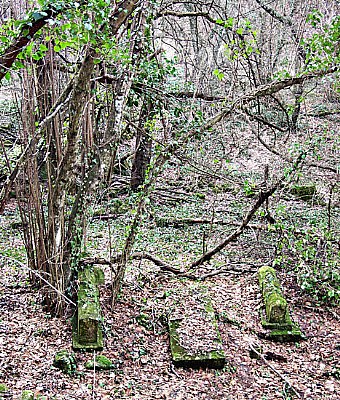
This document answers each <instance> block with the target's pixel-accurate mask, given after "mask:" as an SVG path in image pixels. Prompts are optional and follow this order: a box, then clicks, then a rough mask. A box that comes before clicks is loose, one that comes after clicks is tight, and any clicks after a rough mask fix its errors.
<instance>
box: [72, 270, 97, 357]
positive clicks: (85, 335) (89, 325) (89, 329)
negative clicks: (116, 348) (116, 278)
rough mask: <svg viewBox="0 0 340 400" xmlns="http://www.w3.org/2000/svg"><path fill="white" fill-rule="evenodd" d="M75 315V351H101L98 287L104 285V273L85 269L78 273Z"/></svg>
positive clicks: (73, 344)
mask: <svg viewBox="0 0 340 400" xmlns="http://www.w3.org/2000/svg"><path fill="white" fill-rule="evenodd" d="M78 280H79V290H78V304H77V305H78V308H77V314H76V316H75V318H74V320H73V343H72V346H73V348H74V349H75V350H80V349H82V350H102V349H103V335H102V330H101V326H100V323H101V309H100V301H99V289H98V286H99V285H100V284H103V283H104V273H103V271H102V270H101V269H99V268H93V267H92V266H91V267H86V268H84V269H82V270H81V271H79V274H78Z"/></svg>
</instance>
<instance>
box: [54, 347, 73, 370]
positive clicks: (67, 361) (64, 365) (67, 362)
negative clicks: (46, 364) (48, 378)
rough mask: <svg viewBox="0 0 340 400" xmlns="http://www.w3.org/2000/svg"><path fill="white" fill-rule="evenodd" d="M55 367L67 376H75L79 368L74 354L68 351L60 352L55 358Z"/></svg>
mask: <svg viewBox="0 0 340 400" xmlns="http://www.w3.org/2000/svg"><path fill="white" fill-rule="evenodd" d="M53 366H54V367H56V368H58V369H60V370H61V371H62V372H64V373H65V374H73V372H75V370H76V368H77V363H76V359H75V357H74V354H72V353H69V352H68V351H67V350H60V351H58V352H57V353H56V355H55V356H54V361H53Z"/></svg>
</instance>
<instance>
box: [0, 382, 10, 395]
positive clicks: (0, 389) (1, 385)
mask: <svg viewBox="0 0 340 400" xmlns="http://www.w3.org/2000/svg"><path fill="white" fill-rule="evenodd" d="M7 390H8V389H7V386H6V385H5V384H4V383H0V393H4V392H7Z"/></svg>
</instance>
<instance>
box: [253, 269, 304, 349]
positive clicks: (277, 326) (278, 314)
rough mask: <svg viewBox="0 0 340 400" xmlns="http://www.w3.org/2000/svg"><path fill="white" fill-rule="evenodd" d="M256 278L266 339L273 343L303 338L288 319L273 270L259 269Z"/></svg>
mask: <svg viewBox="0 0 340 400" xmlns="http://www.w3.org/2000/svg"><path fill="white" fill-rule="evenodd" d="M258 278H259V283H260V289H261V292H262V298H263V303H264V312H261V322H262V326H263V327H264V328H265V329H268V330H270V332H269V333H268V334H267V335H266V337H267V338H268V339H272V340H275V341H296V340H299V339H301V338H302V337H303V336H302V333H301V330H300V328H299V326H298V325H297V324H295V323H293V321H292V319H291V317H290V313H289V307H288V304H287V300H286V299H285V297H284V296H283V294H282V291H281V286H280V282H279V280H278V278H277V276H276V272H275V270H274V268H272V267H268V266H265V267H261V268H260V269H259V271H258Z"/></svg>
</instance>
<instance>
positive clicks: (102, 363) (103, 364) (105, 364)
mask: <svg viewBox="0 0 340 400" xmlns="http://www.w3.org/2000/svg"><path fill="white" fill-rule="evenodd" d="M94 364H95V366H96V369H97V370H106V369H112V368H114V365H113V363H112V361H111V360H110V359H109V358H107V357H105V356H102V355H98V356H96V361H95V363H94V362H93V360H90V361H88V362H87V363H86V364H85V368H87V369H93V368H94Z"/></svg>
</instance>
